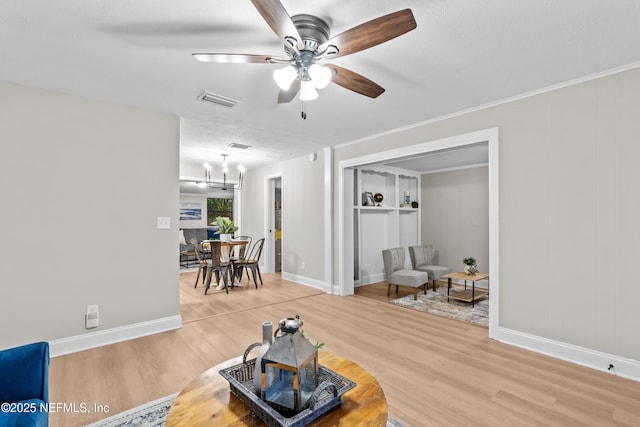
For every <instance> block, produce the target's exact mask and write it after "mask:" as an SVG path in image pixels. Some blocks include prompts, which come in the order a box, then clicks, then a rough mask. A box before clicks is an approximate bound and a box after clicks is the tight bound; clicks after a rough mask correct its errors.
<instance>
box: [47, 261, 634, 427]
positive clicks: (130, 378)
mask: <svg viewBox="0 0 640 427" xmlns="http://www.w3.org/2000/svg"><path fill="white" fill-rule="evenodd" d="M263 279H264V286H261V287H259V289H255V287H254V286H253V284H251V285H249V284H247V281H246V278H245V282H244V287H243V288H240V289H234V290H232V291H231V292H230V293H229V295H226V294H225V293H224V292H219V291H213V292H212V293H210V294H209V295H204V288H203V287H202V285H199V287H198V288H196V289H194V288H193V285H194V281H195V273H183V274H181V275H180V298H181V313H182V316H183V321H184V325H183V327H182V328H181V329H179V330H175V331H170V332H165V333H161V334H156V335H152V336H148V337H143V338H139V339H135V340H130V341H126V342H121V343H117V344H113V345H108V346H104V347H99V348H95V349H91V350H86V351H82V352H78V353H74V354H69V355H65V356H60V357H56V358H53V359H52V360H51V366H50V378H49V391H50V392H49V397H50V401H51V402H64V403H76V404H80V403H84V404H86V405H87V407H88V408H89V409H92V408H93V405H94V404H97V405H102V406H108V407H109V413H106V414H105V413H95V412H92V411H90V412H87V413H82V412H76V413H73V412H64V411H63V412H58V413H51V414H50V425H51V426H52V427H57V426H64V427H74V426H81V425H84V424H86V423H89V422H92V421H96V420H98V419H101V418H104V417H106V416H108V415H113V414H115V413H118V412H121V411H124V410H126V409H129V408H132V407H134V406H137V405H140V404H143V403H145V402H148V401H150V400H153V399H157V398H160V397H163V396H166V395H168V394H171V393H175V392H178V391H179V390H180V389H182V388H183V387H184V386H185V385H186V384H187V383H189V382H190V381H191V380H192V379H193V378H195V377H197V376H198V375H199V374H200V373H202V372H203V371H205V370H206V369H208V368H210V367H211V366H214V365H216V364H218V363H220V362H222V361H224V360H226V359H229V358H231V357H234V356H237V355H239V354H242V353H243V352H244V350H245V348H246V347H247V346H248V345H249V344H251V343H252V342H257V341H260V338H261V323H262V321H264V320H271V321H273V322H277V321H278V320H280V319H282V318H285V317H289V316H293V315H295V314H300V316H301V318H302V320H303V322H304V327H303V329H304V331H305V333H306V335H307V336H308V337H309V338H310V339H311V340H312V342H315V340H319V341H322V342H325V343H326V344H325V347H324V350H326V351H328V352H331V353H335V354H338V355H340V356H343V357H347V358H350V359H352V360H354V361H356V362H357V363H358V364H360V366H362V367H363V368H365V369H366V370H368V371H369V372H370V373H371V374H372V375H374V376H375V377H376V378H377V379H378V381H379V382H380V384H381V385H382V387H383V389H384V392H385V394H386V397H387V401H388V405H389V413H390V415H392V416H393V417H395V418H397V419H398V420H400V421H401V422H403V423H404V424H405V425H406V426H407V427H413V426H416V427H422V426H598V427H601V426H640V383H638V382H634V381H630V380H625V379H622V378H619V377H616V376H614V375H610V374H607V373H603V372H599V371H596V370H593V369H589V368H585V367H581V366H578V365H575V364H572V363H568V362H563V361H561V360H558V359H554V358H551V357H547V356H543V355H540V354H537V353H533V352H529V351H526V350H523V349H519V348H516V347H512V346H508V345H504V344H501V343H499V342H495V341H493V340H489V339H488V337H487V329H486V328H482V327H479V326H474V325H471V324H467V323H464V322H459V321H455V320H450V319H447V318H443V317H438V316H434V315H430V314H427V313H421V312H417V311H413V310H410V309H407V308H403V307H398V306H395V305H392V304H389V303H388V298H387V297H386V285H385V284H375V285H369V286H365V287H360V288H357V292H356V295H355V296H350V297H339V296H334V295H328V294H324V293H322V292H320V291H318V290H316V289H313V288H309V287H305V286H302V285H298V284H295V283H291V282H287V281H285V280H282V279H281V277H280V275H278V274H269V275H267V274H264V275H263ZM402 292H403V291H402V289H401V290H400V296H402V295H403V293H402ZM391 297H392V298H393V297H395V295H393V294H392V295H391ZM362 425H366V420H363V423H362ZM349 427H351V426H349Z"/></svg>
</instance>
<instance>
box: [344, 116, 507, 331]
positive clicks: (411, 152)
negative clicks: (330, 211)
mask: <svg viewBox="0 0 640 427" xmlns="http://www.w3.org/2000/svg"><path fill="white" fill-rule="evenodd" d="M478 143H487V144H488V149H489V163H488V168H489V274H490V275H491V295H492V298H490V299H489V337H490V338H492V337H494V336H495V334H496V333H497V331H498V325H499V307H498V302H499V300H500V297H499V292H500V278H499V274H500V269H499V221H498V211H499V200H498V194H499V193H498V188H499V187H498V128H490V129H485V130H481V131H477V132H471V133H468V134H462V135H457V136H453V137H449V138H443V139H439V140H435V141H429V142H424V143H420V144H415V145H412V146H407V147H401V148H397V149H392V150H388V151H385V152H380V153H373V154H369V155H366V156H362V157H358V158H352V159H347V160H342V161H340V162H339V163H338V180H339V182H338V185H337V189H338V198H337V201H338V209H337V215H338V242H337V245H336V248H337V257H336V259H337V262H338V271H337V273H338V274H337V291H338V292H337V293H338V294H339V295H353V293H354V253H355V249H356V248H355V247H354V239H353V236H354V233H355V226H356V224H355V221H354V214H353V209H354V208H353V200H354V178H353V177H354V174H353V168H356V167H358V166H361V165H366V164H372V163H376V162H383V161H389V160H392V159H401V158H407V157H409V156H415V155H419V154H423V153H429V152H435V151H438V150H448V149H454V148H456V147H464V146H467V145H472V144H478Z"/></svg>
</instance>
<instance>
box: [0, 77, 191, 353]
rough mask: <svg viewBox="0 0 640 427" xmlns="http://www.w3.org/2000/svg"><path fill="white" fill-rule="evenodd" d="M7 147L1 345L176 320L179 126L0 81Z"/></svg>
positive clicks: (3, 152)
mask: <svg viewBox="0 0 640 427" xmlns="http://www.w3.org/2000/svg"><path fill="white" fill-rule="evenodd" d="M0 141H1V142H0V197H1V198H2V206H3V208H2V209H1V210H0V228H1V229H2V233H1V235H2V239H0V263H1V266H0V324H2V325H3V328H2V333H1V334H0V348H5V347H10V346H14V345H18V344H23V343H28V342H32V341H38V340H47V341H51V340H60V339H66V338H69V337H74V336H76V335H85V334H87V333H88V332H102V331H107V330H111V329H114V328H125V327H128V326H130V325H133V324H140V323H145V322H155V321H160V320H161V319H166V318H172V319H175V318H177V319H178V322H179V318H180V311H179V294H178V262H177V261H178V255H177V250H176V248H177V246H178V232H177V229H178V153H179V129H178V119H177V117H172V116H168V115H163V114H157V113H149V112H144V111H140V110H136V109H132V108H127V107H122V106H119V105H114V104H107V103H102V102H97V101H92V100H88V99H85V98H80V97H75V96H71V95H65V94H61V93H55V92H49V91H44V90H38V89H34V88H28V87H24V86H18V85H13V84H7V83H0ZM159 216H163V217H169V218H170V220H171V228H170V229H169V230H159V229H157V228H156V226H157V217H159ZM150 266H151V268H150ZM88 304H99V307H100V327H99V328H97V329H92V330H90V331H87V330H86V329H85V328H84V313H85V311H86V308H87V305H88Z"/></svg>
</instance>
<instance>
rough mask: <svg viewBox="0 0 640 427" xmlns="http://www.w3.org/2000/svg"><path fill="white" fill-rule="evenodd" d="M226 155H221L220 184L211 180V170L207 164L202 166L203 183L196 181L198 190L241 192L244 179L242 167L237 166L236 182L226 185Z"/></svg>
mask: <svg viewBox="0 0 640 427" xmlns="http://www.w3.org/2000/svg"><path fill="white" fill-rule="evenodd" d="M227 157H229V155H228V154H222V165H221V167H222V182H219V181H218V182H216V181H213V180H211V170H212V169H213V168H212V166H211V165H210V164H209V163H205V164H204V181H197V182H196V185H197V186H198V187H200V188H220V189H221V190H223V191H226V190H242V181H243V179H244V167H243V166H242V165H240V166H238V181H237V182H236V183H232V184H229V183H227V173H228V172H229V167H228V165H227Z"/></svg>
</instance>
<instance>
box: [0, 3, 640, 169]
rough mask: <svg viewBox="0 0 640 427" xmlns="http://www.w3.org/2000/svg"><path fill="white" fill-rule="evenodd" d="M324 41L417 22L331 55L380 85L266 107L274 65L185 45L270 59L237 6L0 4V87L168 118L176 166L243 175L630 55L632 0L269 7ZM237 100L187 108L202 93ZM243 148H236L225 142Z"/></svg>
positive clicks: (639, 55) (246, 11)
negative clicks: (176, 120)
mask: <svg viewBox="0 0 640 427" xmlns="http://www.w3.org/2000/svg"><path fill="white" fill-rule="evenodd" d="M282 3H283V5H284V7H285V8H286V9H287V11H288V12H289V14H290V15H295V14H298V13H310V14H314V15H317V16H319V17H321V18H323V19H325V20H326V21H327V22H329V24H330V25H331V27H332V34H333V35H335V34H338V33H340V32H342V31H345V30H347V29H349V28H351V27H353V26H355V25H358V24H360V23H363V22H365V21H368V20H370V19H373V18H376V17H378V16H380V15H383V14H387V13H390V12H393V11H396V10H399V9H403V8H411V9H412V11H413V13H414V15H415V19H416V22H417V29H416V30H414V31H412V32H410V33H407V34H405V35H403V36H401V37H399V38H397V39H394V40H391V41H389V42H387V43H384V44H382V45H379V46H376V47H373V48H371V49H368V50H366V51H362V52H358V53H355V54H353V55H349V56H345V57H341V58H337V59H335V60H334V61H332V62H333V63H335V64H336V65H340V66H342V67H346V68H349V69H351V70H353V71H355V72H357V73H360V74H362V75H364V76H365V77H367V78H369V79H371V80H373V81H375V82H376V83H378V84H380V85H381V86H383V87H384V88H385V89H386V92H385V93H383V94H382V95H381V96H380V97H379V98H377V99H370V98H367V97H364V96H362V95H358V94H355V93H353V92H350V91H348V90H346V89H344V88H342V87H339V86H337V85H330V86H329V87H327V88H326V89H324V90H322V91H320V98H319V99H317V100H315V101H312V102H308V103H306V112H307V114H308V119H307V120H302V119H301V118H300V111H301V107H302V105H301V102H300V101H297V100H295V101H294V102H291V103H290V104H281V105H278V104H277V103H276V97H277V94H278V89H277V87H276V85H275V83H274V82H273V79H272V77H271V72H272V70H273V69H274V68H277V67H278V66H276V65H266V64H218V63H202V62H198V61H196V60H194V59H193V58H192V57H191V53H193V52H222V53H253V54H266V55H271V54H273V55H283V49H282V45H281V43H280V42H279V41H278V39H277V37H276V36H275V35H274V34H273V32H272V31H271V29H270V28H269V26H268V25H267V24H266V23H265V22H264V20H263V19H262V17H261V16H260V14H259V13H258V12H257V11H256V9H255V8H254V7H253V5H252V3H251V2H250V1H248V0H242V1H240V0H217V1H211V0H208V1H205V0H190V1H176V0H173V1H168V0H136V1H123V0H56V1H25V0H3V1H2V2H0V80H2V81H8V82H15V83H20V84H25V85H29V86H36V87H41V88H47V89H52V90H57V91H62V92H68V93H72V94H77V95H82V96H87V97H90V98H94V99H100V100H105V101H111V102H115V103H120V104H126V105H130V106H134V107H138V108H142V109H149V110H153V111H159V112H164V113H169V114H175V115H177V116H180V117H181V119H182V120H181V148H180V152H181V167H182V168H187V167H189V165H191V166H192V167H194V169H195V168H196V167H197V168H198V169H197V170H201V165H202V163H203V162H204V161H209V162H219V161H220V154H222V153H229V154H230V155H231V156H230V157H229V163H230V164H234V163H243V164H244V165H245V166H246V167H247V168H248V169H249V170H250V169H251V167H254V166H258V165H261V164H264V163H267V162H271V161H274V160H283V159H288V158H293V157H298V156H301V155H305V154H307V153H310V152H313V151H317V150H319V149H321V148H323V147H326V146H333V145H339V144H343V143H347V142H350V141H354V140H358V139H362V138H366V137H368V136H371V135H375V134H378V133H381V132H385V131H388V130H390V129H395V128H399V127H403V126H408V125H411V124H414V123H417V122H422V121H425V120H429V119H432V118H435V117H439V116H443V115H446V114H450V113H453V112H457V111H461V110H465V109H468V108H472V107H474V106H479V105H483V104H486V103H490V102H493V101H497V100H500V99H504V98H508V97H511V96H515V95H518V94H522V93H526V92H529V91H532V90H535V89H539V88H543V87H548V86H551V85H554V84H558V83H561V82H565V81H569V80H572V79H576V78H580V77H583V76H587V75H591V74H594V73H599V72H603V71H605V70H610V69H614V68H617V67H622V66H626V65H628V64H632V63H636V62H638V61H640V1H639V0H562V1H559V0H535V1H532V0H430V1H425V0H402V1H394V2H389V1H386V0H370V1H367V2H349V1H336V0H327V1H318V0H315V1H311V0H297V1H293V0H282ZM203 90H207V91H210V92H214V93H218V94H221V95H224V96H227V97H230V98H234V99H237V100H239V101H240V103H239V104H238V105H237V106H235V107H233V108H230V109H228V108H224V107H220V106H215V105H209V104H205V103H203V102H201V101H199V100H197V97H198V95H199V94H200V93H201V92H202V91H203ZM233 142H237V143H242V144H248V145H251V146H252V148H251V149H249V150H246V151H239V150H234V149H230V148H229V147H228V144H229V143H233Z"/></svg>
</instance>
